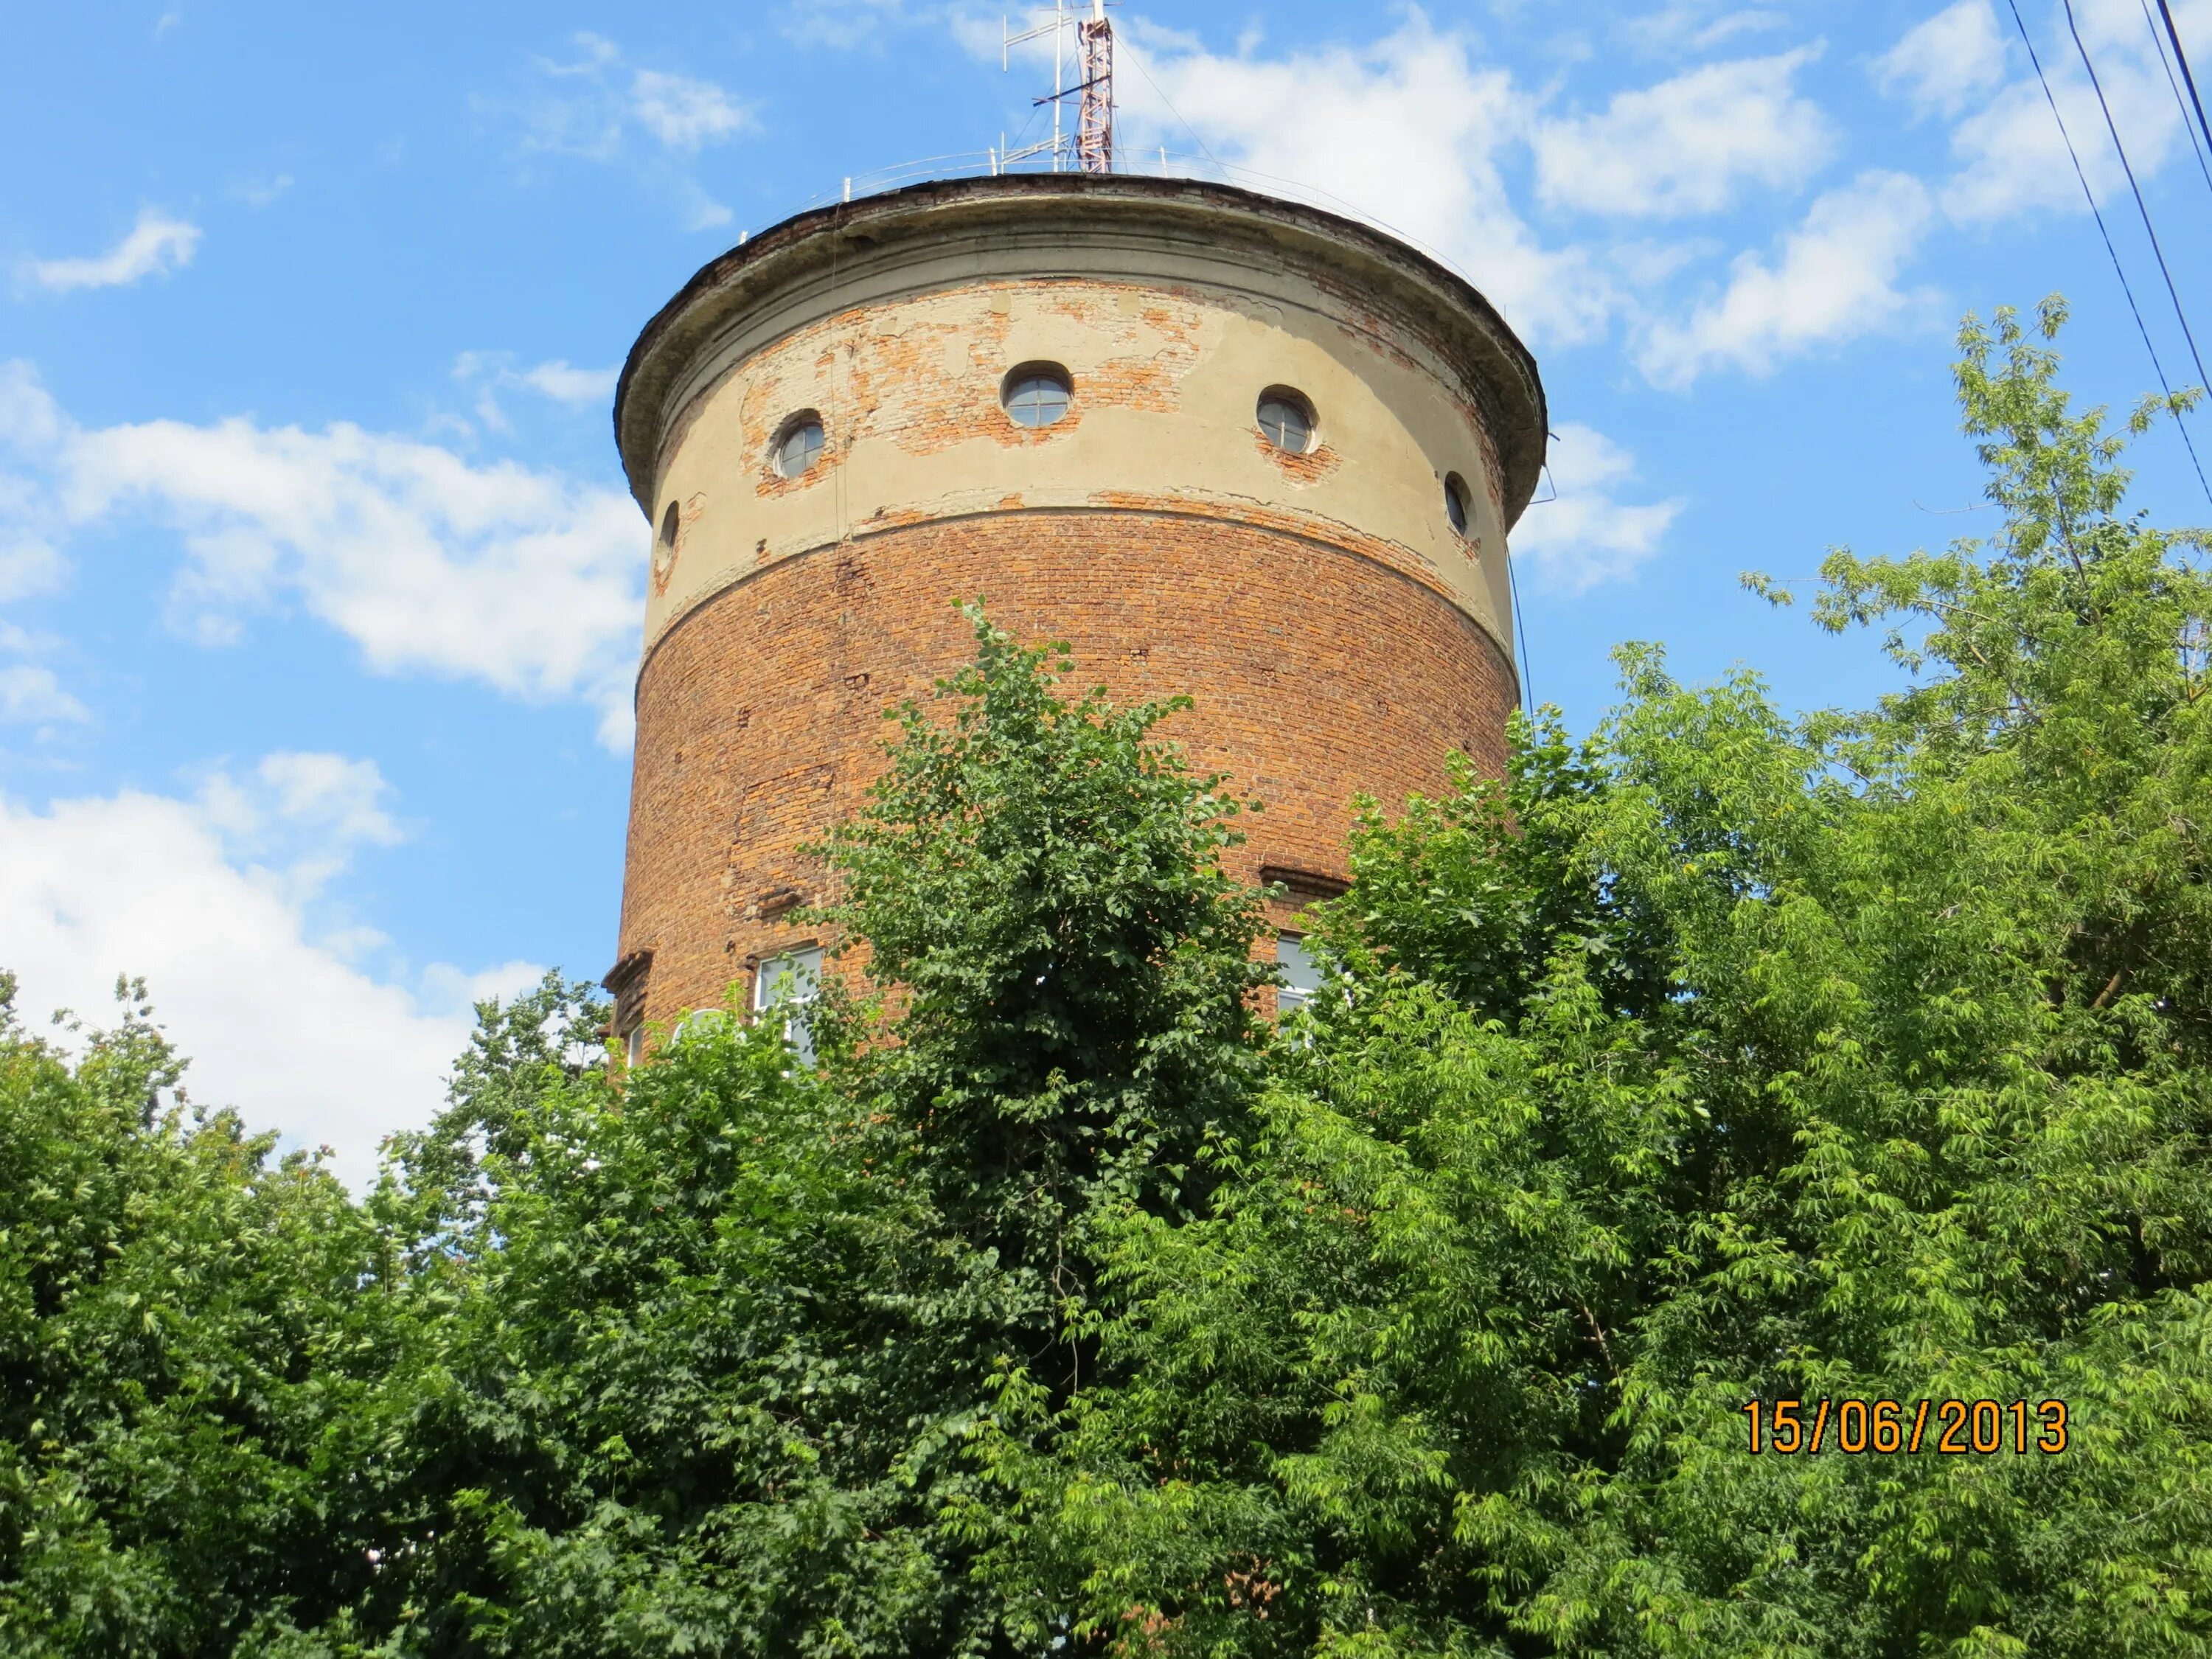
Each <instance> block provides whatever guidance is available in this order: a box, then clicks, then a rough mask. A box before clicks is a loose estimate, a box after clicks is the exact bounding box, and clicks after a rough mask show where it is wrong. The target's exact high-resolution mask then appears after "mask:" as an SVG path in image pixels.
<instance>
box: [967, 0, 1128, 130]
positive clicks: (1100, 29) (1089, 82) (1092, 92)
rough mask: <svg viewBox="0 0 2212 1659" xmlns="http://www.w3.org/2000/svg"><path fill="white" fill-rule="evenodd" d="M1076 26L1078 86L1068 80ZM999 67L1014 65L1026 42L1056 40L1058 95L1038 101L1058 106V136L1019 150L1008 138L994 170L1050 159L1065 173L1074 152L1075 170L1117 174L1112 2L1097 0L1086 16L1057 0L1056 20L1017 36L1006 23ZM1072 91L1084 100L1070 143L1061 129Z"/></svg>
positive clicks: (1054, 75) (1055, 90)
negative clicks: (1070, 38)
mask: <svg viewBox="0 0 2212 1659" xmlns="http://www.w3.org/2000/svg"><path fill="white" fill-rule="evenodd" d="M1070 23H1073V24H1074V25H1075V57H1076V64H1077V67H1078V68H1079V70H1081V75H1080V76H1079V79H1078V80H1077V82H1076V83H1075V85H1073V86H1072V87H1071V86H1069V85H1067V84H1066V81H1067V26H1068V25H1069V24H1070ZM1047 34H1049V35H1050V36H1052V91H1051V93H1050V94H1049V95H1048V96H1046V97H1042V98H1036V99H1032V100H1030V101H1031V102H1032V103H1036V104H1050V105H1051V106H1052V137H1050V138H1047V139H1040V140H1039V141H1038V142H1037V143H1034V144H1027V145H1024V146H1023V147H1022V148H1021V149H1006V145H1005V143H1004V140H1003V137H1002V138H1001V142H1000V147H999V149H997V150H995V151H994V152H993V154H992V157H991V170H992V171H993V172H994V173H1002V172H1004V171H1005V170H1006V168H1007V167H1011V166H1012V164H1013V163H1015V162H1017V161H1029V160H1030V159H1031V158H1033V157H1035V156H1039V155H1044V156H1049V157H1050V158H1051V161H1052V170H1053V171H1054V173H1058V172H1060V171H1061V170H1062V169H1063V168H1064V167H1066V163H1067V158H1068V156H1069V155H1070V153H1071V149H1072V150H1073V157H1074V161H1075V167H1076V170H1077V171H1078V172H1079V173H1111V172H1112V171H1113V170H1114V26H1113V24H1112V23H1110V22H1109V21H1107V18H1106V0H1091V15H1090V16H1088V17H1085V16H1084V15H1083V14H1082V11H1081V9H1079V4H1078V6H1077V7H1075V8H1071V7H1070V6H1069V4H1068V3H1067V0H1053V4H1052V21H1050V22H1049V23H1040V24H1038V25H1037V26H1036V27H1035V28H1031V29H1024V30H1023V31H1022V33H1019V34H1016V33H1014V32H1013V29H1012V27H1011V26H1010V25H1008V24H1007V23H1006V22H1005V21H1003V20H1001V21H1000V37H1001V39H1000V47H999V67H1000V69H1002V70H1003V69H1007V68H1010V67H1011V66H1012V62H1013V48H1014V47H1016V46H1020V45H1021V44H1022V43H1023V42H1024V41H1025V40H1037V39H1038V38H1040V37H1041V36H1043V35H1047ZM1071 93H1077V94H1081V97H1082V101H1081V102H1080V104H1079V106H1077V115H1076V123H1075V138H1074V143H1073V146H1071V145H1070V143H1069V141H1068V139H1067V137H1066V136H1065V133H1064V130H1063V128H1062V126H1061V116H1060V106H1061V104H1062V103H1064V102H1065V101H1066V99H1067V97H1068V95H1069V94H1071Z"/></svg>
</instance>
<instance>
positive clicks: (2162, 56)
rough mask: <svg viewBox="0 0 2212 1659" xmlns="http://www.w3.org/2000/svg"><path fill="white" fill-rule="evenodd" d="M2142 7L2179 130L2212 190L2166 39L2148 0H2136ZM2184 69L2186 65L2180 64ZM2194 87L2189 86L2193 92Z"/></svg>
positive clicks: (2211, 164)
mask: <svg viewBox="0 0 2212 1659" xmlns="http://www.w3.org/2000/svg"><path fill="white" fill-rule="evenodd" d="M2136 3H2137V4H2138V5H2140V6H2141V7H2142V15H2143V26H2144V27H2146V28H2148V29H2149V31H2150V43H2151V46H2152V47H2153V48H2154V50H2155V51H2156V52H2157V53H2158V66H2159V67H2160V69H2162V70H2165V71H2166V90H2167V91H2168V92H2170V93H2172V94H2173V101H2174V104H2175V106H2176V107H2178V108H2179V110H2180V111H2181V130H2182V131H2184V132H2186V133H2187V134H2188V135H2189V153H2190V154H2191V155H2194V156H2195V157H2196V158H2197V171H2198V172H2199V173H2203V175H2204V186H2205V188H2206V189H2207V190H2212V161H2207V160H2206V159H2205V155H2204V141H2203V139H2201V138H2199V137H2197V129H2196V128H2195V127H2193V126H2191V125H2190V124H2189V102H2190V100H2188V99H2186V98H2184V97H2183V96H2182V95H2181V85H2180V83H2179V82H2177V81H2176V80H2175V79H2174V78H2173V59H2172V58H2170V57H2168V56H2167V55H2166V40H2165V38H2164V37H2163V36H2161V35H2160V33H2159V32H2158V23H2157V21H2156V20H2155V19H2154V18H2153V17H2152V16H2151V15H2150V0H2136ZM2182 67H2183V68H2184V69H2185V70H2186V69H2187V67H2188V65H2187V64H2184V65H2183V66H2182ZM2194 90H2195V88H2193V87H2192V88H2191V92H2192V93H2193V92H2194Z"/></svg>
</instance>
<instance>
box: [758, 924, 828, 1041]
mask: <svg viewBox="0 0 2212 1659" xmlns="http://www.w3.org/2000/svg"><path fill="white" fill-rule="evenodd" d="M821 994H822V952H821V951H820V949H819V948H818V947H811V948H809V949H807V950H804V951H787V952H785V954H783V955H782V956H780V957H769V958H768V959H767V960H766V961H764V962H763V963H761V965H760V969H759V971H758V972H757V973H756V974H754V975H753V1012H755V1013H757V1014H765V1013H767V1012H769V1011H770V1010H771V1009H775V1008H781V1009H783V1010H784V1011H785V1012H784V1016H783V1035H784V1037H785V1039H786V1040H787V1041H788V1042H790V1044H791V1046H792V1048H793V1051H794V1052H796V1053H797V1054H798V1055H799V1059H800V1060H804V1061H805V1063H806V1064H807V1065H809V1066H811V1065H812V1064H813V1063H814V1039H813V1036H812V1034H811V1032H809V1031H808V1030H807V1029H806V1005H807V1004H808V1003H810V1002H811V1001H813V1000H814V999H815V998H816V997H817V996H819V995H821Z"/></svg>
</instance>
